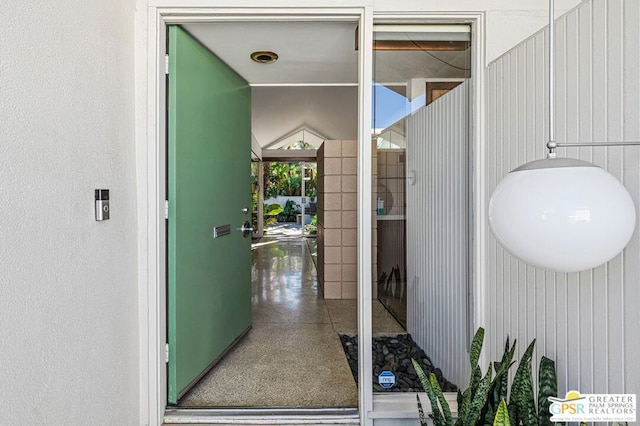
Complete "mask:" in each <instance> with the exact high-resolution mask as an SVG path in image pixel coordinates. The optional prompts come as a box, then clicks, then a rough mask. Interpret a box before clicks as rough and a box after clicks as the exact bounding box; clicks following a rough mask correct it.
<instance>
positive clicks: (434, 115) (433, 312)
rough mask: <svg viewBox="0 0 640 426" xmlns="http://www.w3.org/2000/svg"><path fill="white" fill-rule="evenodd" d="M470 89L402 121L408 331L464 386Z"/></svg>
mask: <svg viewBox="0 0 640 426" xmlns="http://www.w3.org/2000/svg"><path fill="white" fill-rule="evenodd" d="M468 91H469V83H468V82H465V83H463V84H461V85H460V86H458V87H457V88H456V89H454V90H452V91H451V92H449V93H448V94H446V95H445V96H443V97H442V98H439V99H438V100H436V101H435V102H433V103H432V104H430V105H429V106H426V107H424V108H422V109H420V110H418V111H417V112H416V113H415V114H414V115H412V116H410V117H409V118H408V121H407V170H408V176H409V177H411V176H414V177H415V180H414V182H415V184H414V185H411V184H408V185H407V279H408V297H407V300H408V303H409V307H408V331H409V333H411V335H412V336H413V337H414V339H415V340H416V342H417V343H418V344H419V345H420V346H422V348H423V349H424V350H425V351H426V352H427V354H429V356H430V357H431V359H432V360H433V362H434V364H435V365H436V366H437V367H439V368H440V369H442V371H443V373H444V375H445V377H447V378H448V379H449V380H450V381H452V382H453V383H455V384H456V385H458V386H460V387H463V388H464V387H465V386H466V385H467V381H468V377H469V367H468V365H469V362H468V355H467V341H468V333H467V330H468V327H467V325H468V321H469V319H468V315H467V314H468V313H467V288H468V274H469V270H468V253H467V251H468V245H469V229H468V223H469V220H468V197H469V191H468V188H469V185H468V179H469V177H468V176H469V171H468V170H469V169H468V155H469V153H468V146H469V136H468V132H469V130H468V105H469V100H468Z"/></svg>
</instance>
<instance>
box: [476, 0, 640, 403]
mask: <svg viewBox="0 0 640 426" xmlns="http://www.w3.org/2000/svg"><path fill="white" fill-rule="evenodd" d="M639 18H640V4H639V3H638V2H637V1H635V0H621V1H616V2H610V1H609V2H607V1H604V0H593V1H585V2H584V3H582V4H581V5H580V6H579V7H578V8H576V9H575V10H573V11H571V12H570V13H568V14H567V15H564V16H562V17H561V18H559V19H558V20H557V26H556V31H557V38H556V74H555V75H556V91H557V102H556V108H557V111H556V134H557V140H558V141H559V142H576V141H582V142H591V141H593V142H596V141H598V142H599V141H623V140H624V141H631V140H640V124H639V122H640V88H639V87H640V64H639V59H638V58H639V57H640V47H639V46H640V32H638V28H637V22H638V19H639ZM547 37H548V31H547V30H545V31H543V32H539V33H537V34H535V35H534V36H532V37H531V38H529V39H528V40H526V41H525V42H523V43H522V44H521V45H519V46H516V47H515V48H514V49H512V50H511V51H509V52H507V53H506V54H505V55H504V56H502V57H500V58H499V59H498V60H496V61H495V62H493V63H491V64H490V65H489V67H488V70H487V81H486V83H487V104H486V106H487V140H486V141H487V145H486V153H487V156H486V163H485V164H484V167H485V168H486V177H487V179H486V184H487V188H486V189H487V194H488V195H487V196H490V194H491V193H492V192H493V190H494V188H495V187H496V185H497V184H498V182H499V181H500V179H502V178H503V177H504V176H505V175H506V174H507V173H508V172H509V171H510V170H512V169H514V168H515V167H517V166H519V165H521V164H522V163H525V162H528V161H533V160H536V159H541V158H543V157H544V156H545V155H546V149H545V143H546V140H547V135H548V116H547V108H548V96H547V92H548V76H547V75H546V73H547V71H546V70H547V67H548V65H547V58H546V55H547V53H546V49H547ZM558 155H559V156H568V157H574V158H580V159H583V160H587V161H592V162H594V163H595V164H597V165H599V166H601V167H603V168H605V169H607V170H608V171H609V172H611V173H612V174H613V175H615V176H616V177H617V178H618V179H620V180H621V181H622V182H623V183H624V184H625V186H626V187H627V189H628V190H629V191H630V192H631V195H632V197H633V199H634V200H635V202H636V206H637V205H638V200H639V199H640V147H602V148H570V149H567V148H561V149H559V150H558ZM488 201H489V200H488V199H487V200H486V202H487V203H488ZM486 226H487V227H488V224H486ZM488 235H489V238H488V241H487V243H486V245H485V247H484V248H485V249H486V250H487V253H488V267H487V275H486V277H485V280H486V285H487V295H488V298H487V302H486V305H485V306H484V310H485V312H486V315H485V318H486V324H484V325H485V326H486V328H487V341H486V346H485V348H486V349H487V350H488V352H487V355H488V357H489V358H490V359H498V358H499V357H500V356H501V353H502V348H503V345H504V339H505V337H506V336H507V335H510V337H511V338H512V339H513V338H517V339H518V341H519V342H520V343H519V350H520V352H521V351H523V350H524V348H525V347H526V344H527V343H528V342H529V341H530V340H532V339H533V338H536V339H537V349H536V359H539V357H540V356H542V355H546V356H548V357H550V358H552V359H555V361H556V364H557V369H558V379H559V392H560V393H561V394H562V393H563V392H566V391H567V390H570V389H577V390H579V391H580V392H583V393H590V392H593V393H622V392H626V393H636V394H637V393H639V392H640V372H639V370H638V369H637V368H634V367H633V366H634V365H636V362H635V359H634V356H635V357H637V355H636V354H637V353H638V352H639V351H640V333H638V326H639V325H640V313H639V312H640V311H639V310H638V309H637V306H638V303H639V302H640V286H639V281H640V279H639V278H638V277H640V262H639V260H640V259H639V257H640V241H639V238H638V230H637V229H636V232H635V234H634V235H633V237H632V240H631V242H630V243H629V245H628V246H627V248H626V249H625V250H624V252H623V253H622V254H620V255H619V256H617V257H616V258H614V259H613V260H611V261H610V262H608V263H607V264H606V265H602V266H600V267H598V268H595V269H592V270H590V271H585V272H580V273H569V274H566V273H551V272H547V271H543V270H540V269H536V268H533V267H531V266H528V265H526V264H524V263H522V262H520V261H519V260H517V259H515V258H513V257H511V256H510V255H509V254H508V253H507V252H506V251H504V250H503V249H502V248H501V247H500V246H499V245H498V244H497V242H496V240H495V238H494V237H493V236H492V234H491V233H490V232H488ZM534 370H536V371H534V374H537V365H536V366H534Z"/></svg>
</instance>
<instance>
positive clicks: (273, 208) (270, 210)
mask: <svg viewBox="0 0 640 426" xmlns="http://www.w3.org/2000/svg"><path fill="white" fill-rule="evenodd" d="M283 210H284V208H282V206H281V205H280V204H276V203H273V204H269V205H266V204H265V205H264V215H265V216H277V215H279V214H280V213H282V211H283Z"/></svg>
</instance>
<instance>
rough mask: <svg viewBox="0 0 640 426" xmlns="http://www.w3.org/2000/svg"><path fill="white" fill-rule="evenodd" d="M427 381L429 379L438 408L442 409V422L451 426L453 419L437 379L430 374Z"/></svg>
mask: <svg viewBox="0 0 640 426" xmlns="http://www.w3.org/2000/svg"><path fill="white" fill-rule="evenodd" d="M429 379H431V388H432V389H433V390H434V392H435V394H436V397H437V398H438V402H440V407H441V408H442V415H443V417H444V422H445V424H447V425H453V417H452V416H451V408H449V403H448V402H447V400H446V399H445V397H444V394H443V393H442V389H440V383H438V378H437V377H436V375H435V374H433V373H432V374H430V375H429Z"/></svg>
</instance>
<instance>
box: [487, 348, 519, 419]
mask: <svg viewBox="0 0 640 426" xmlns="http://www.w3.org/2000/svg"><path fill="white" fill-rule="evenodd" d="M515 350H516V341H515V340H514V341H513V345H511V346H510V345H509V336H507V339H506V342H505V345H504V352H503V354H502V359H501V361H500V362H494V363H493V368H494V371H495V373H496V375H495V377H494V379H493V381H492V382H491V389H490V390H489V398H488V400H487V404H486V406H485V408H484V410H483V414H482V418H484V420H485V424H491V423H492V422H493V419H494V416H495V413H496V411H497V410H498V405H499V404H500V401H501V400H503V399H504V400H505V401H506V399H507V392H508V386H509V369H510V368H511V366H512V365H513V364H514V362H513V355H514V354H515Z"/></svg>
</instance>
